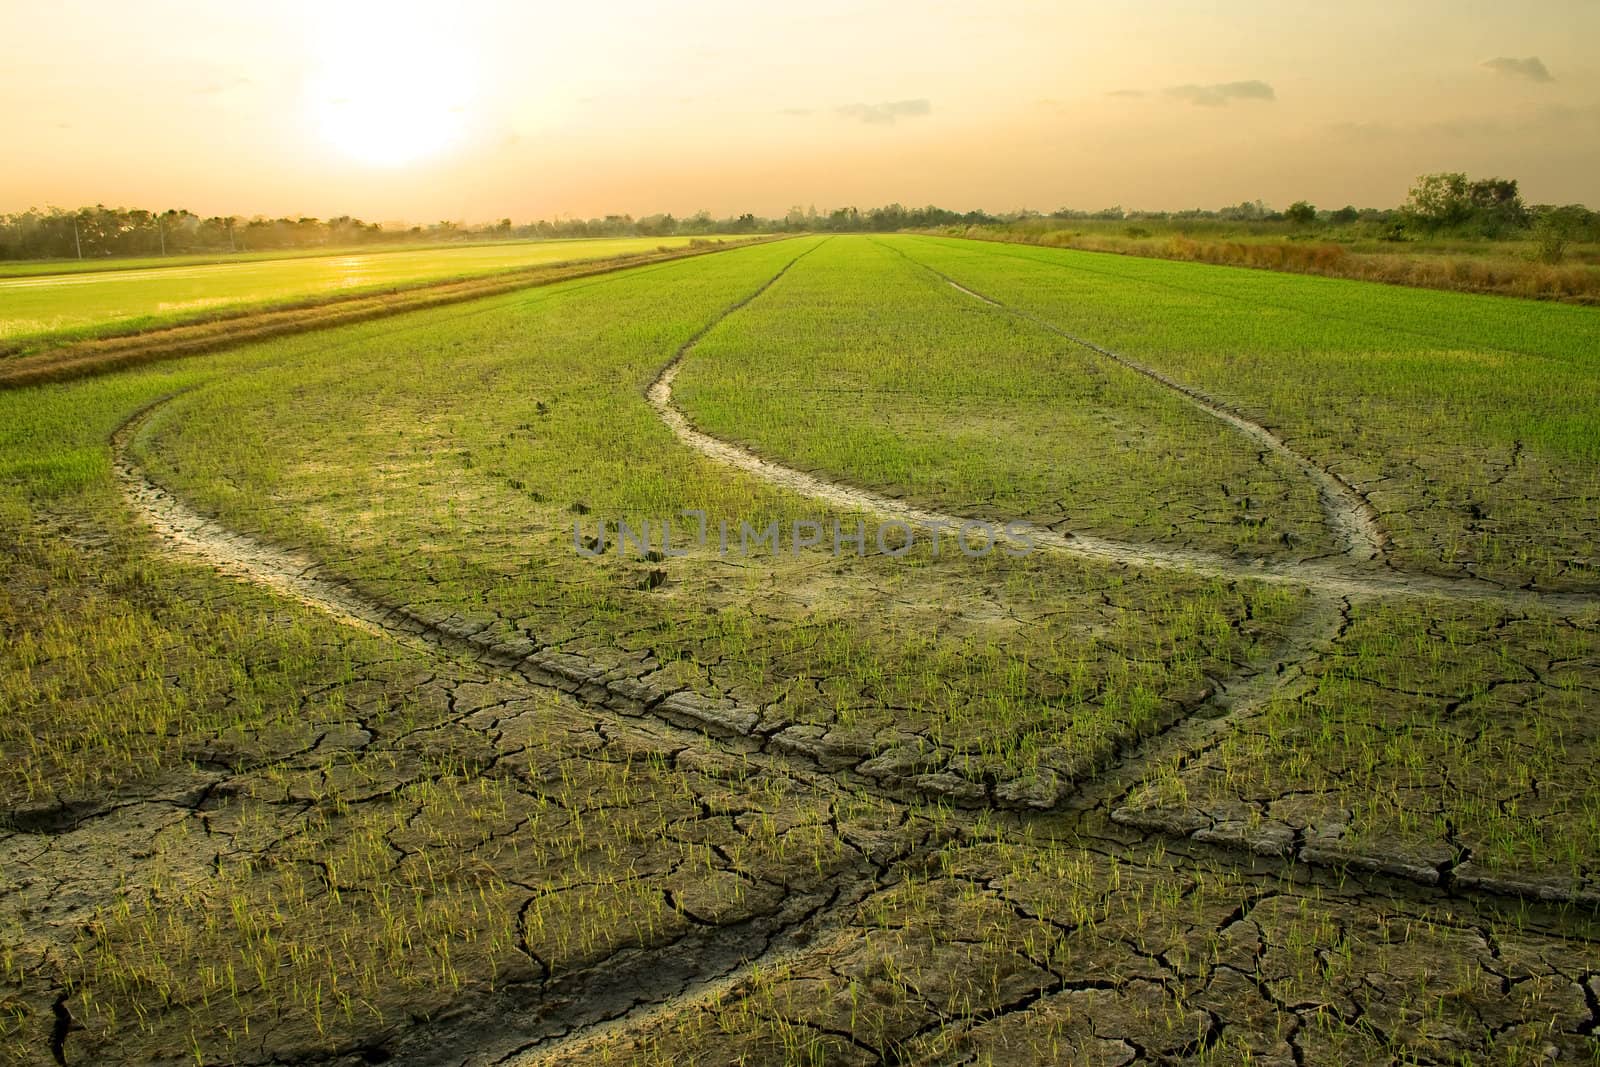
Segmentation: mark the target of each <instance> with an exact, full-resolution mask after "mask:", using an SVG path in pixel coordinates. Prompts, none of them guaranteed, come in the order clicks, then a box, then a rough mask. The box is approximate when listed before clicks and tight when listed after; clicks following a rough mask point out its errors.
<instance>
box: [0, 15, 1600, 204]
mask: <svg viewBox="0 0 1600 1067" xmlns="http://www.w3.org/2000/svg"><path fill="white" fill-rule="evenodd" d="M1596 41H1600V0H1525V2H1524V3H1522V4H1508V3H1504V2H1495V3H1488V2H1482V0H1400V2H1395V0H1384V2H1369V0H1345V2H1341V3H1327V2H1326V0H1318V2H1315V3H1309V2H1307V3H1302V2H1297V0H1294V2H1286V0H1233V2H1230V0H1212V2H1208V3H1201V2H1189V0H1171V2H1162V3H1157V2H1141V0H1129V2H1118V3H1110V2H1102V3H1093V4H1091V3H1078V2H1071V0H1059V2H1056V3H1023V2H1014V0H1013V2H1005V0H1002V2H991V3H986V4H981V5H980V4H959V5H958V4H946V3H928V2H922V3H844V2H836V0H812V2H808V3H806V4H804V5H795V6H794V7H793V8H792V9H789V10H782V9H780V8H778V7H776V6H769V7H763V6H761V5H755V4H751V3H749V2H748V0H741V2H731V0H730V2H723V0H714V2H704V0H690V2H688V3H681V4H663V3H622V2H608V0H593V2H589V3H559V4H558V3H540V2H521V3H519V2H493V0H455V2H454V3H450V4H444V3H411V2H406V0H388V2H383V3H366V2H341V0H326V2H322V3H310V2H298V0H289V2H285V0H274V2H271V3H254V2H248V0H228V2H220V0H218V2H204V3H202V2H192V0H165V2H143V0H126V2H102V0H59V2H56V3H51V4H36V3H25V2H23V0H0V138H3V140H0V143H3V144H4V145H5V150H4V165H3V166H0V212H6V211H17V210H21V209H25V208H28V207H30V206H40V207H43V206H46V205H52V204H53V205H59V206H63V207H75V206H78V205H79V204H84V203H95V202H105V203H107V204H111V205H127V206H142V207H150V208H156V209H164V208H167V207H185V208H188V209H190V210H192V211H195V212H197V213H199V214H202V215H207V214H215V213H236V214H245V215H251V214H257V213H260V214H269V215H278V214H309V215H318V216H328V215H335V214H344V213H349V214H355V215H359V216H361V217H363V218H367V219H372V220H406V221H410V222H431V221H435V220H439V219H456V220H462V221H468V222H476V221H482V220H487V219H492V218H498V217H501V216H510V217H512V218H513V219H515V220H518V221H523V220H527V219H532V218H538V217H554V216H558V215H566V216H571V215H578V216H592V215H598V214H605V213H610V212H619V213H620V212H629V213H632V214H635V215H642V214H647V213H650V212H655V211H671V212H673V213H675V214H679V215H684V214H689V213H692V212H694V211H696V210H698V209H702V208H704V209H707V210H710V211H711V212H713V213H715V214H718V215H725V214H729V213H734V212H742V211H754V212H756V213H758V214H766V215H774V214H782V212H783V211H784V210H785V209H787V208H788V207H789V206H790V205H793V204H801V205H811V204H814V205H816V206H817V207H818V208H819V209H823V210H826V209H828V208H831V207H835V206H839V205H845V204H856V205H859V206H861V207H868V206H872V205H876V204H881V203H886V202H889V201H900V202H902V203H905V204H908V205H921V204H926V203H937V204H940V205H942V206H946V207H952V208H956V209H962V210H964V209H968V208H974V207H982V208H987V209H990V210H1008V209H1014V208H1020V207H1031V208H1036V209H1039V210H1045V211H1048V210H1051V209H1054V208H1056V207H1060V206H1072V207H1080V208H1088V209H1094V208H1100V207H1105V206H1109V205H1112V204H1120V205H1122V206H1124V207H1128V208H1135V207H1142V208H1182V207H1193V206H1204V207H1218V206H1222V205H1224V204H1230V203H1237V202H1239V201H1241V200H1246V199H1256V198H1258V197H1259V198H1261V199H1264V200H1266V201H1267V202H1268V203H1269V204H1271V205H1274V206H1278V207H1282V206H1284V205H1286V204H1288V203H1289V202H1291V201H1293V200H1297V199H1301V198H1305V199H1309V200H1311V201H1313V202H1314V203H1316V204H1318V205H1319V206H1323V207H1337V206H1340V205H1343V204H1345V203H1355V204H1357V205H1361V206H1365V205H1375V206H1386V205H1392V204H1396V203H1399V202H1400V201H1401V200H1403V199H1404V197H1405V193H1406V188H1407V186H1408V184H1409V181H1410V179H1411V178H1412V177H1413V176H1414V175H1416V174H1418V173H1422V172H1425V171H1435V170H1465V171H1468V172H1470V173H1472V174H1474V175H1480V176H1489V175H1503V176H1507V177H1516V178H1519V179H1521V180H1522V185H1523V191H1524V194H1525V195H1526V197H1527V198H1528V199H1529V200H1530V201H1533V202H1570V201H1585V202H1588V203H1589V204H1590V205H1591V206H1600V49H1596V47H1595V42H1596Z"/></svg>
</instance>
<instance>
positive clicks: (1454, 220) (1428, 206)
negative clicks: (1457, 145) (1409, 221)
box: [1406, 172, 1472, 228]
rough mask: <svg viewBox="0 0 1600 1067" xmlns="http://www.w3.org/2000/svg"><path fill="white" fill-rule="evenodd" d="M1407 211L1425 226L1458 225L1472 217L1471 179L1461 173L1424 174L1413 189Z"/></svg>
mask: <svg viewBox="0 0 1600 1067" xmlns="http://www.w3.org/2000/svg"><path fill="white" fill-rule="evenodd" d="M1406 211H1407V212H1408V213H1409V214H1411V215H1412V216H1414V217H1415V218H1416V219H1417V221H1418V222H1420V223H1422V224H1423V225H1424V226H1430V227H1435V228H1438V227H1443V226H1458V225H1460V224H1461V223H1463V222H1465V221H1467V219H1468V218H1469V217H1471V215H1472V194H1471V191H1470V186H1469V185H1468V183H1467V176H1466V175H1465V174H1462V173H1460V172H1445V173H1440V174H1424V175H1422V176H1420V177H1419V178H1417V184H1415V185H1413V186H1412V187H1411V195H1410V196H1409V197H1408V198H1407V200H1406Z"/></svg>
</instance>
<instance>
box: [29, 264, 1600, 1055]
mask: <svg viewBox="0 0 1600 1067" xmlns="http://www.w3.org/2000/svg"><path fill="white" fill-rule="evenodd" d="M648 243H649V244H650V245H651V246H652V247H654V245H655V244H656V243H658V242H655V241H651V242H648ZM616 244H617V243H616V242H606V243H604V247H606V248H615V247H616ZM492 247H493V248H495V249H497V250H499V253H503V254H513V253H512V252H509V251H507V249H509V248H512V247H514V246H492ZM554 247H555V246H554V245H528V246H526V248H527V250H528V254H530V255H531V254H534V250H536V249H545V250H552V249H554ZM601 247H602V243H601V242H591V243H586V244H585V245H584V246H583V248H582V249H578V250H572V249H569V253H568V254H567V255H566V258H578V253H579V252H584V253H586V252H587V251H588V250H595V254H597V255H599V254H609V253H603V252H600V251H598V249H600V248H601ZM462 251H465V250H462ZM552 254H554V253H553V252H552ZM390 255H395V256H399V255H402V253H386V254H384V255H383V256H373V257H370V258H372V259H374V260H377V259H386V258H387V257H388V256H390ZM419 255H420V254H419ZM427 255H428V256H433V257H434V258H433V259H432V260H427V261H426V262H427V263H428V264H429V265H428V266H426V267H424V266H423V265H422V264H423V262H424V260H422V259H419V260H417V261H416V262H414V263H413V264H412V265H411V266H410V267H406V266H404V265H397V266H396V267H395V269H396V270H400V271H402V272H404V271H406V270H411V271H424V270H439V271H446V270H450V271H464V270H471V269H478V268H477V267H468V266H466V263H465V261H464V260H451V261H450V262H449V263H448V264H445V263H443V262H442V261H441V260H440V257H443V256H445V255H446V253H444V252H439V253H428V254H427ZM309 262H310V261H300V260H288V261H273V262H272V263H262V264H259V265H258V266H259V267H260V268H261V269H263V270H265V269H267V268H269V267H272V268H275V269H281V270H283V271H286V272H289V274H285V275H284V276H283V277H284V278H285V279H287V278H288V277H289V276H290V274H292V272H293V271H296V270H299V271H308V270H310V269H311V268H309V267H308V266H306V264H307V263H309ZM502 265H503V264H502ZM245 266H246V265H239V267H238V269H241V270H242V269H244V267H245ZM253 266H254V265H253ZM479 267H481V269H484V270H490V269H497V268H495V267H489V266H484V265H483V264H482V263H479ZM182 269H187V268H182ZM206 269H209V268H195V270H197V271H201V270H206ZM219 269H220V268H219ZM230 269H231V268H230ZM317 269H328V270H334V269H336V268H335V267H334V266H333V264H324V265H323V267H321V268H317ZM151 273H152V274H161V273H164V272H159V271H157V272H151ZM433 276H435V277H438V276H443V275H442V274H439V275H433ZM96 277H98V276H96ZM294 277H295V278H296V279H297V280H296V281H294V282H292V283H291V282H288V281H284V282H283V283H282V284H286V285H288V284H293V285H310V284H313V282H312V280H311V277H312V276H311V275H309V274H300V275H295V276H294ZM408 277H409V278H410V279H411V280H417V279H418V278H419V277H420V275H418V274H415V273H413V274H411V275H408ZM390 281H391V282H392V281H393V279H392V278H391V279H390ZM236 282H237V284H238V285H240V286H245V285H246V284H247V283H246V282H245V281H244V279H243V278H242V277H235V276H234V275H231V274H227V273H221V274H209V275H207V274H196V275H194V276H193V277H192V278H190V279H188V280H184V279H180V278H178V277H171V278H167V279H165V280H158V281H151V282H148V283H146V282H140V281H137V280H133V279H126V280H124V281H123V282H122V283H117V282H116V281H115V280H114V279H113V280H111V281H109V282H108V284H113V285H115V284H124V285H126V286H129V287H131V288H129V289H128V290H127V292H128V293H129V294H132V293H134V292H135V290H136V289H137V286H138V285H140V284H148V285H151V286H155V285H162V286H173V285H177V286H192V288H190V289H189V290H188V292H189V293H190V294H191V298H192V299H197V300H203V299H227V298H229V296H230V294H233V293H236V292H237V291H242V290H236V289H235V288H234V286H235V285H236ZM6 284H7V283H6V282H3V281H0V309H3V310H0V318H6V320H7V321H13V320H11V319H10V318H9V316H11V315H12V314H14V313H15V314H18V315H20V314H21V313H20V312H14V307H15V305H13V304H12V302H11V299H10V296H11V294H10V293H9V292H8V291H7V290H6V289H5V288H4V286H5V285H6ZM248 284H254V283H248ZM330 284H333V283H331V282H330ZM375 284H377V283H375ZM57 288H58V289H59V290H60V291H58V292H55V294H54V297H53V298H54V299H56V300H57V301H58V302H59V305H58V306H60V307H62V308H67V309H70V310H69V311H68V312H64V313H69V314H71V315H75V316H77V318H75V319H74V320H73V322H72V323H70V324H66V325H64V326H59V327H49V328H52V329H55V328H60V329H69V330H94V329H98V328H101V327H103V326H105V325H107V324H109V323H113V322H121V321H125V320H119V319H117V318H116V316H118V315H120V314H123V313H124V312H123V311H119V310H118V309H119V308H122V307H125V306H129V305H124V304H122V303H119V301H121V300H123V299H124V297H122V296H108V297H106V299H105V300H104V302H99V303H97V301H100V299H101V298H100V297H99V296H96V295H94V293H95V292H96V290H94V288H93V283H90V282H88V281H86V282H85V285H84V287H83V288H82V289H81V296H82V298H81V301H80V299H79V297H77V296H74V295H72V287H71V286H59V287H57ZM308 291H309V290H297V292H300V293H302V294H303V293H304V292H308ZM106 292H112V291H111V290H107V291H106ZM252 292H257V293H259V290H252ZM283 296H285V293H284V292H283V291H281V290H280V291H277V295H276V296H274V297H271V299H278V298H281V297H283ZM40 299H44V297H43V296H41V297H40ZM129 299H131V296H129ZM240 299H241V300H255V299H268V298H267V297H257V296H248V297H240ZM144 313H148V312H144ZM39 321H43V320H42V319H41V320H39ZM40 328H41V329H44V328H46V327H40ZM1597 361H1600V311H1597V310H1596V309H1591V308H1583V307H1572V306H1565V305H1559V304H1542V303H1531V302H1528V303H1524V302H1514V301H1505V300H1499V299H1496V298H1489V297H1474V296H1469V295H1463V294H1454V293H1442V292H1425V291H1417V290H1400V289H1391V288H1385V287H1381V286H1377V285H1370V284H1362V283H1354V282H1343V281H1337V280H1331V279H1323V278H1314V277H1302V276H1286V275H1270V274H1261V273H1256V272H1249V271H1241V270H1234V269H1229V268H1223V267H1213V266H1207V265H1201V264H1190V263H1175V262H1160V261H1142V260H1133V259H1126V258H1122V257H1113V256H1106V255H1098V254H1095V253H1088V252H1079V251H1073V250H1067V249H1049V248H1033V247H1019V246H1006V245H997V244H988V243H977V242H969V241H962V240H956V239H948V238H934V237H922V236H909V235H885V236H874V237H867V236H855V235H841V236H834V237H818V236H802V237H797V238H792V239H786V240H782V241H773V242H767V243H761V244H756V245H752V246H748V247H731V248H728V249H726V250H723V251H718V252H716V253H715V254H712V255H705V256H697V257H695V258H691V259H676V260H667V261H661V262H653V263H648V264H645V265H642V266H638V267H634V268H631V269H626V270H617V271H613V272H609V273H605V274H598V275H594V276H590V277H584V278H574V279H568V280H561V279H559V278H556V279H553V280H550V281H549V282H548V284H542V285H539V286H537V287H531V288H524V289H518V290H516V291H513V292H507V293H501V294H498V295H494V296H490V297H487V298H484V299H480V300H475V301H471V302H466V303H458V304H454V305H452V306H449V307H442V308H434V309H429V310H420V311H410V312H405V313H402V314H395V315H390V316H387V317H383V318H379V319H373V320H371V321H366V322H361V323H357V324H353V325H343V326H338V327H335V328H331V329H325V330H318V331H316V332H306V333H300V334H297V335H295V336H287V337H279V338H275V339H271V340H266V341H262V342H256V343H250V344H242V345H237V346H234V347H231V348H228V349H226V350H223V351H219V352H213V353H210V354H207V355H203V356H195V357H193V358H186V359H174V360H170V361H166V362H159V363H150V364H147V365H142V366H136V367H129V368H127V369H122V370H118V371H116V372H114V373H106V374H102V375H100V376H97V377H93V378H88V379H83V380H78V381H63V382H55V383H50V384H42V385H34V386H30V387H27V388H20V389H10V390H4V391H0V518H3V522H0V539H3V540H0V620H3V632H4V634H5V641H4V643H3V645H0V753H3V754H4V757H5V758H4V759H3V760H0V856H3V857H4V863H3V865H0V871H3V872H4V873H3V874H0V1062H9V1063H19V1064H22V1063H28V1064H31V1063H40V1064H50V1063H58V1064H59V1063H109V1062H137V1063H173V1064H177V1063H191V1064H193V1063H201V1064H211V1063H218V1064H221V1063H251V1064H268V1063H286V1062H294V1063H299V1062H322V1063H339V1064H346V1063H348V1064H355V1063H362V1062H366V1063H373V1062H393V1063H463V1064H464V1063H485V1062H496V1063H517V1064H538V1063H552V1064H554V1063H571V1064H577V1063H582V1064H610V1063H616V1064H621V1063H628V1064H633V1063H647V1064H649V1063H659V1064H666V1063H701V1062H706V1063H713V1062H714V1063H730V1064H732V1063H785V1064H824V1063H826V1064H834V1063H842V1064H889V1063H940V1064H943V1063H949V1064H958V1063H960V1064H991V1063H992V1064H998V1063H1133V1062H1152V1063H1156V1062H1159V1063H1189V1064H1205V1063H1363V1064H1365V1063H1372V1064H1379V1063H1383V1064H1387V1063H1396V1062H1403V1063H1484V1064H1490V1063H1495V1064H1522V1063H1533V1062H1551V1061H1555V1062H1563V1063H1565V1062H1579V1063H1600V1042H1597V1037H1596V1028H1597V1026H1600V1009H1597V1005H1600V977H1597V975H1600V948H1597V938H1600V927H1597V926H1596V923H1595V919H1596V914H1595V910H1596V908H1597V907H1600V805H1597V802H1596V799H1595V798H1596V797H1600V780H1597V778H1596V771H1595V766H1596V755H1597V748H1596V745H1597V737H1600V733H1597V731H1596V728H1595V725H1594V724H1595V723H1596V722H1600V643H1597V642H1596V639H1595V634H1596V633H1597V632H1600V570H1597V568H1600V549H1597V547H1596V543H1597V540H1600V507H1597V506H1596V505H1597V499H1600V482H1597V476H1596V473H1595V472H1596V470H1597V469H1600V465H1597V464H1596V463H1595V460H1596V459H1597V458H1600V415H1597V414H1596V413H1597V412H1600V367H1597Z"/></svg>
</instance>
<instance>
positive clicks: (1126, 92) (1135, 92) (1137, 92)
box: [1106, 89, 1145, 96]
mask: <svg viewBox="0 0 1600 1067" xmlns="http://www.w3.org/2000/svg"><path fill="white" fill-rule="evenodd" d="M1106 95H1107V96H1143V95H1145V92H1144V90H1143V89H1113V90H1111V91H1110V92H1109V93H1107V94H1106Z"/></svg>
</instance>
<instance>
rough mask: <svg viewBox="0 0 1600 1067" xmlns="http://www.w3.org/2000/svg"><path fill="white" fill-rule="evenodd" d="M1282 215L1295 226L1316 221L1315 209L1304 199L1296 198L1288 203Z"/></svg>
mask: <svg viewBox="0 0 1600 1067" xmlns="http://www.w3.org/2000/svg"><path fill="white" fill-rule="evenodd" d="M1283 217H1284V218H1286V219H1288V220H1289V221H1290V222H1292V223H1294V224H1295V225H1296V226H1309V225H1310V224H1311V223H1313V222H1316V221H1317V209H1316V208H1315V207H1313V206H1311V205H1310V204H1308V203H1306V202H1305V201H1304V200H1296V201H1295V202H1294V203H1292V204H1290V205H1289V207H1288V210H1286V211H1285V212H1284V213H1283Z"/></svg>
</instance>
